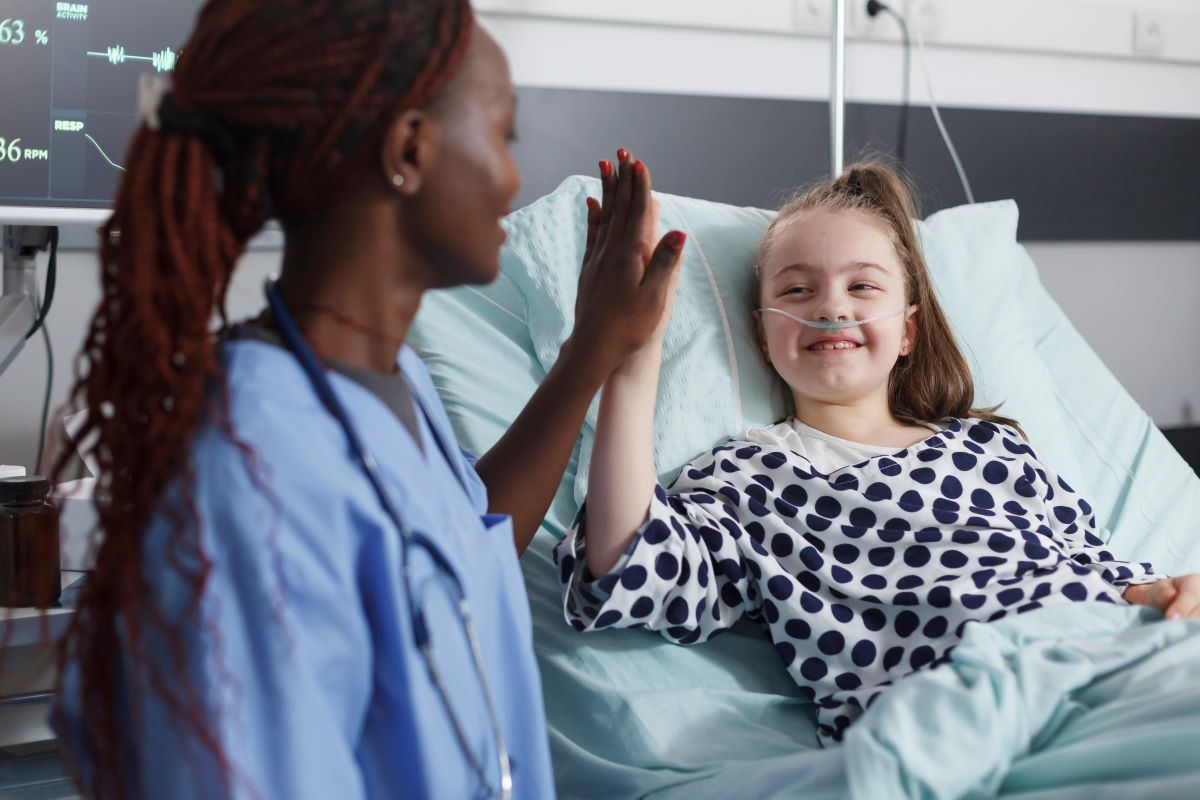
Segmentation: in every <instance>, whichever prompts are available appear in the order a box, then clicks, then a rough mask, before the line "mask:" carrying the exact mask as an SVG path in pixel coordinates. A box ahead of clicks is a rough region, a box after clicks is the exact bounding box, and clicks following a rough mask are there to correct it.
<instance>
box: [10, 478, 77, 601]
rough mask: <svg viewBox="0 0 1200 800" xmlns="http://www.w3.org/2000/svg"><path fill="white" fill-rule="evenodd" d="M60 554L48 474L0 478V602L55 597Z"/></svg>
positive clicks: (55, 598) (41, 599) (39, 599)
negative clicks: (46, 476) (43, 475)
mask: <svg viewBox="0 0 1200 800" xmlns="http://www.w3.org/2000/svg"><path fill="white" fill-rule="evenodd" d="M60 560H61V557H60V554H59V541H58V509H57V508H55V507H54V506H53V505H52V504H51V503H50V481H49V479H47V478H43V477H40V476H37V475H31V476H29V477H25V478H0V606H8V607H23V606H37V607H38V608H45V607H46V606H49V605H51V604H52V603H57V602H58V596H59V594H60V593H61V591H62V584H61V579H60V574H59V573H60V567H59V564H60Z"/></svg>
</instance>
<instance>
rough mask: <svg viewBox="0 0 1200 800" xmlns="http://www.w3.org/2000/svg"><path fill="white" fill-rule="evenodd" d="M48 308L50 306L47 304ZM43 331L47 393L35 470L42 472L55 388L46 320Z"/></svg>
mask: <svg viewBox="0 0 1200 800" xmlns="http://www.w3.org/2000/svg"><path fill="white" fill-rule="evenodd" d="M47 308H49V307H48V306H47ZM38 327H39V328H40V330H41V332H42V341H43V342H44V343H45V344H46V393H45V394H44V395H43V396H42V423H41V424H40V425H39V426H38V449H37V460H36V461H34V462H33V463H34V470H35V471H36V472H39V473H40V472H41V470H42V455H43V453H45V450H46V423H47V421H49V418H50V395H51V393H52V392H53V390H54V348H53V347H51V345H50V329H49V328H47V327H46V324H45V321H44V320H43V322H42V323H41V324H40V325H39V326H38Z"/></svg>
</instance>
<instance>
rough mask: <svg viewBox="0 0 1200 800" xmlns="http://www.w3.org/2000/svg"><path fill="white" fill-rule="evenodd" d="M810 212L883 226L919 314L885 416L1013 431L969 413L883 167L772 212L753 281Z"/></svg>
mask: <svg viewBox="0 0 1200 800" xmlns="http://www.w3.org/2000/svg"><path fill="white" fill-rule="evenodd" d="M810 211H828V212H843V211H854V212H859V213H861V214H865V215H867V216H868V217H869V218H871V219H872V220H874V221H875V222H877V223H879V224H880V225H882V226H883V229H884V230H885V231H886V232H887V234H888V236H889V237H891V240H892V245H893V246H894V247H895V248H896V254H897V255H898V256H899V257H900V262H901V263H902V264H903V265H904V284H905V292H906V294H907V297H908V302H909V303H915V304H917V305H918V306H919V310H918V311H917V333H916V341H915V342H914V346H913V349H912V351H911V352H910V353H909V354H908V355H907V356H900V358H899V359H898V360H897V362H896V366H895V367H893V368H892V374H891V377H890V379H889V381H888V404H889V406H890V408H891V411H892V416H893V417H895V418H896V419H898V420H900V421H902V422H907V423H909V424H918V425H919V424H922V423H926V422H936V421H938V420H942V419H945V418H947V417H973V418H976V419H983V420H989V421H991V422H996V423H999V424H1003V425H1011V426H1012V427H1013V428H1016V429H1017V430H1018V431H1020V430H1021V428H1020V426H1018V425H1017V423H1016V422H1015V421H1014V420H1011V419H1009V418H1007V417H1002V416H1000V415H999V414H996V413H995V412H996V409H997V408H999V406H994V407H992V408H972V404H973V403H974V402H975V383H974V381H973V380H972V378H971V371H970V369H968V367H967V361H966V359H965V358H963V354H962V351H961V350H959V348H958V344H957V342H956V341H955V339H954V334H953V332H952V331H951V330H950V325H949V323H947V322H946V315H945V314H944V313H942V308H941V305H939V304H938V300H937V294H936V293H935V292H934V290H933V283H932V281H931V280H930V278H929V270H928V269H927V268H926V266H925V258H924V256H923V255H922V254H921V247H920V243H919V242H918V241H917V235H916V231H915V230H914V228H913V223H912V221H913V219H915V218H916V216H917V208H916V202H915V200H914V198H913V193H912V192H911V191H910V189H909V187H908V186H907V184H906V183H905V181H904V179H903V178H901V177H900V175H899V174H898V173H897V172H896V171H895V170H893V169H892V168H891V167H889V166H888V165H887V164H885V163H883V162H881V161H873V160H869V161H861V162H858V163H856V164H852V165H850V166H849V167H847V168H846V170H845V171H844V172H843V173H842V174H841V175H840V176H838V177H837V178H836V179H834V180H832V181H827V182H825V183H820V184H816V185H815V186H811V187H809V188H807V189H804V190H802V191H801V192H800V193H799V194H798V195H797V196H796V197H795V199H793V200H791V201H789V202H788V203H787V204H785V205H784V206H783V207H782V208H780V209H779V213H778V214H777V215H776V217H775V219H774V220H772V221H771V224H770V226H769V227H768V228H767V232H766V234H765V235H764V236H763V240H762V242H761V243H760V244H759V247H758V253H757V254H756V256H755V262H754V263H755V267H754V268H755V274H756V275H757V276H758V278H759V280H760V281H761V272H762V268H763V265H765V264H766V260H767V256H768V255H769V253H770V249H771V244H772V243H773V242H774V240H775V237H776V235H777V234H778V232H779V230H780V228H782V227H784V226H786V225H787V224H789V223H790V222H792V221H794V220H795V218H796V217H797V216H799V215H801V214H804V213H806V212H810ZM759 293H760V294H761V287H760V292H759ZM1022 435H1024V432H1023V431H1022Z"/></svg>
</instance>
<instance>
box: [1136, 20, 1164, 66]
mask: <svg viewBox="0 0 1200 800" xmlns="http://www.w3.org/2000/svg"><path fill="white" fill-rule="evenodd" d="M1166 46H1167V31H1166V26H1165V25H1164V24H1163V19H1162V18H1161V17H1159V16H1158V15H1157V14H1153V13H1149V12H1145V11H1139V12H1137V13H1135V14H1134V15H1133V52H1135V53H1137V54H1138V55H1142V56H1158V55H1162V52H1163V49H1164V48H1165V47H1166Z"/></svg>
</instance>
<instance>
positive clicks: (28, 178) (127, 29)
mask: <svg viewBox="0 0 1200 800" xmlns="http://www.w3.org/2000/svg"><path fill="white" fill-rule="evenodd" d="M201 5H202V3H201V2H200V1H199V0H86V1H85V2H64V1H63V0H0V223H4V224H32V225H58V224H68V223H100V222H102V221H103V220H104V219H105V218H106V217H107V215H108V211H109V209H110V208H111V206H112V198H113V195H114V192H115V190H116V187H117V180H118V179H119V177H120V175H121V172H122V171H123V167H122V163H123V162H124V160H125V157H126V151H127V150H128V146H129V140H130V138H131V136H132V134H133V131H134V129H135V128H136V127H137V84H138V76H139V75H141V74H142V73H145V72H150V73H153V74H159V75H169V73H170V72H171V71H172V69H173V68H174V66H175V62H176V60H177V59H178V57H179V53H180V48H181V45H182V44H183V42H184V41H185V39H186V38H187V35H188V33H189V32H190V31H191V29H192V27H193V23H194V21H195V18H196V13H197V12H198V11H199V9H200V7H201Z"/></svg>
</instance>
